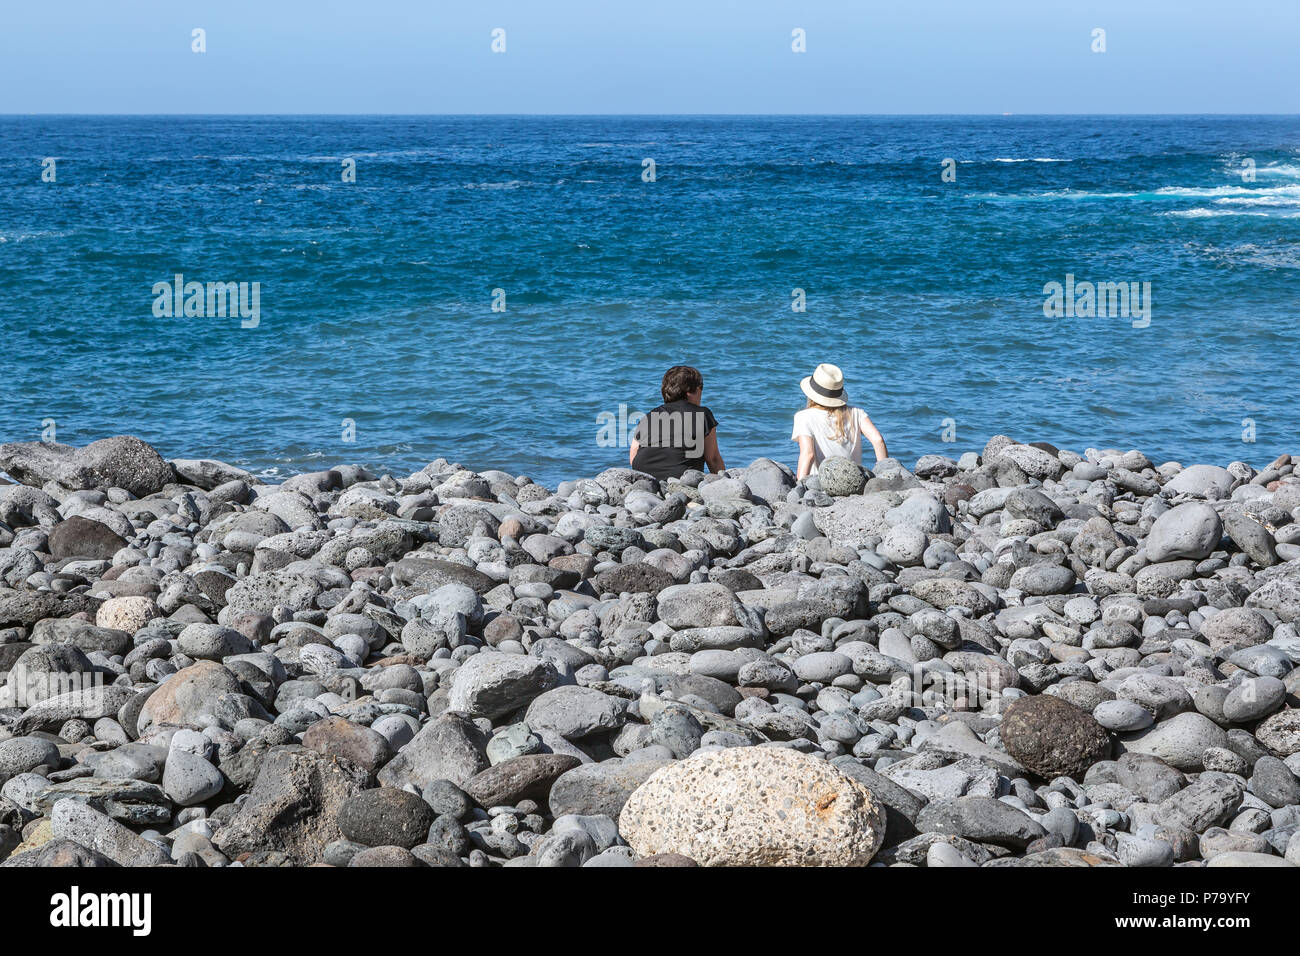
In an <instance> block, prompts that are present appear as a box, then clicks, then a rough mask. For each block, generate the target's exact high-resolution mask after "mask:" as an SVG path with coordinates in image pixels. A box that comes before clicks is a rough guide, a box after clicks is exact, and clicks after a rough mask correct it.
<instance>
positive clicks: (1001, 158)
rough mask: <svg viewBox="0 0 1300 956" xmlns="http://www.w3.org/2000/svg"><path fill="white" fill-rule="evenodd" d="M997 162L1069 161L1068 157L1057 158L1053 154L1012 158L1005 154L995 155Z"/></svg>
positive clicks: (994, 160)
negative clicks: (1028, 157)
mask: <svg viewBox="0 0 1300 956" xmlns="http://www.w3.org/2000/svg"><path fill="white" fill-rule="evenodd" d="M993 162H995V163H1068V162H1069V160H1068V159H1056V158H1054V157H1052V156H1034V157H1032V158H1030V159H1010V158H1008V157H1005V156H997V157H994V159H993Z"/></svg>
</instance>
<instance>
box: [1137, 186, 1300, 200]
mask: <svg viewBox="0 0 1300 956" xmlns="http://www.w3.org/2000/svg"><path fill="white" fill-rule="evenodd" d="M1134 195H1137V196H1141V195H1145V194H1144V193H1134ZM1155 195H1157V196H1179V197H1183V196H1185V197H1187V198H1189V199H1199V198H1203V197H1207V196H1300V184H1294V185H1287V186H1265V187H1263V188H1261V189H1248V188H1247V187H1245V186H1162V187H1161V188H1159V189H1157V190H1156V191H1155Z"/></svg>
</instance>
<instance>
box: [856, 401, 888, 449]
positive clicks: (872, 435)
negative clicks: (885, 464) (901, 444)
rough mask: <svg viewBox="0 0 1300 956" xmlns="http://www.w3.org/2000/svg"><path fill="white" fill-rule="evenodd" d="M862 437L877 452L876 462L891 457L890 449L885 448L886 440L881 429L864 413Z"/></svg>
mask: <svg viewBox="0 0 1300 956" xmlns="http://www.w3.org/2000/svg"><path fill="white" fill-rule="evenodd" d="M862 437H863V438H865V439H866V440H867V441H869V442H871V447H872V448H874V449H875V451H876V461H880V459H882V458H888V457H889V449H888V448H886V447H885V439H884V437H883V436H882V435H881V434H880V429H878V428H876V426H875V425H874V424H872V421H871V417H870V416H869V415H868V414H867V413H866V412H863V413H862Z"/></svg>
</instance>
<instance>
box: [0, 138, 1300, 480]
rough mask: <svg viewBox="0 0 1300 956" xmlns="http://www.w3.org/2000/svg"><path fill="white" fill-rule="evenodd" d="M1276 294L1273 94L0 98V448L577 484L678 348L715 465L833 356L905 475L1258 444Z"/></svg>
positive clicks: (783, 455)
mask: <svg viewBox="0 0 1300 956" xmlns="http://www.w3.org/2000/svg"><path fill="white" fill-rule="evenodd" d="M351 179H354V181H350V180H351ZM178 275H179V276H182V277H183V278H182V280H181V286H182V289H181V291H182V292H184V288H185V287H186V286H188V284H189V283H191V282H196V283H202V284H203V288H209V286H208V284H209V283H211V284H224V283H231V284H235V285H238V284H243V288H244V290H245V292H247V293H249V295H248V296H246V298H245V305H247V306H251V305H252V304H253V302H254V301H255V302H256V306H257V308H256V314H255V316H251V317H250V316H249V315H244V314H242V313H239V312H238V310H237V309H235V308H234V307H233V306H234V302H233V299H232V308H230V309H226V310H223V311H225V313H226V314H224V315H221V314H211V313H212V311H214V310H210V309H209V310H206V311H200V310H203V309H205V308H206V306H207V305H209V304H210V302H211V296H210V295H208V296H207V297H206V298H205V297H204V295H202V294H200V295H198V296H196V297H195V309H194V310H191V311H192V312H193V313H194V314H187V309H186V308H185V306H184V298H185V297H184V296H180V297H177V296H175V295H173V294H172V293H171V292H169V291H168V288H169V287H170V285H171V284H174V283H175V282H176V277H177V276H178ZM1298 280H1300V117H1189V116H1177V117H1143V116H1124V117H1116V116H1068V117H1019V116H996V117H987V118H971V117H865V116H864V117H694V116H692V117H641V116H637V117H571V118H558V117H557V118H546V117H505V116H501V117H496V116H493V117H318V116H310V117H305V116H304V117H270V116H258V117H75V116H66V117H65V116H59V117H45V116H34V117H28V116H9V117H2V118H0V337H2V343H3V345H2V347H0V383H3V384H2V386H0V387H2V388H3V392H2V393H0V394H2V396H3V401H0V440H4V441H15V440H32V439H36V438H40V437H42V436H45V437H55V438H57V440H58V441H62V442H67V443H71V444H82V443H84V442H87V441H90V440H93V439H96V438H101V437H105V436H108V435H113V434H121V433H129V434H135V435H138V436H140V437H142V438H144V439H146V440H147V441H150V442H152V443H154V444H155V445H156V446H157V447H158V448H159V450H160V451H162V453H163V454H164V455H167V456H169V457H213V458H220V459H224V460H226V461H230V462H232V463H237V464H240V465H243V466H244V467H247V468H250V469H251V470H253V471H255V472H257V473H259V474H263V475H266V476H269V477H275V476H283V475H288V474H291V473H295V472H299V471H308V470H317V469H320V468H323V467H326V466H328V465H330V464H335V463H341V462H356V463H365V464H368V465H370V466H372V467H380V468H384V469H390V470H393V471H395V472H396V471H402V472H405V471H409V470H412V469H415V468H418V467H420V466H421V465H422V464H424V463H426V462H428V461H430V460H432V459H434V458H436V457H447V458H450V459H452V460H456V461H460V462H462V463H463V464H465V465H467V466H469V467H471V468H475V469H485V468H493V467H495V468H503V469H506V470H509V471H511V472H514V473H522V474H527V475H530V476H532V477H534V478H535V479H537V480H540V481H545V482H555V481H557V480H559V479H562V478H568V477H576V476H580V475H590V474H593V473H595V472H597V471H599V470H601V469H603V468H605V467H608V466H610V465H616V464H625V463H626V461H627V449H626V445H625V444H624V442H625V436H626V434H627V431H628V430H629V429H630V427H631V425H632V424H633V422H634V420H635V418H634V416H635V414H636V413H638V412H643V411H646V410H648V409H649V408H651V407H653V406H654V405H656V404H658V402H659V400H660V399H659V394H658V386H659V380H660V377H661V376H662V374H663V372H664V370H665V369H666V368H667V367H669V366H670V365H674V364H679V363H685V364H691V365H694V366H696V367H698V368H699V369H700V370H701V372H702V373H703V375H704V381H705V387H704V402H705V404H707V405H709V406H710V407H711V408H712V409H713V411H714V413H715V414H716V416H717V418H718V421H719V426H718V435H719V444H720V448H721V451H722V453H723V455H724V457H725V459H726V461H727V463H728V464H729V465H744V464H747V463H748V462H749V461H751V460H752V459H754V458H757V457H760V456H768V457H774V458H778V459H781V460H784V461H787V462H790V463H793V462H794V460H795V458H796V454H795V449H796V446H795V445H794V443H793V442H791V441H790V421H791V417H792V415H793V414H794V412H795V411H796V410H798V409H799V408H800V407H801V406H802V405H803V396H802V394H801V393H800V391H799V380H800V378H801V377H802V376H804V375H807V374H808V373H809V372H810V371H811V370H812V368H813V367H814V366H815V365H817V364H818V363H819V362H833V363H835V364H837V365H839V366H841V367H842V368H843V370H844V373H845V378H846V386H847V389H848V392H849V396H850V398H851V400H853V401H854V402H855V403H857V404H860V405H862V406H863V407H865V408H866V409H867V411H868V412H869V413H870V415H871V417H872V418H873V420H874V421H875V422H876V424H877V425H878V427H879V428H880V430H881V431H882V433H883V434H884V436H885V439H886V441H887V442H888V444H889V449H890V452H891V454H893V455H895V456H896V457H898V458H900V459H902V460H903V461H904V462H905V463H908V464H910V463H911V461H912V460H914V459H915V458H916V457H917V456H919V455H921V454H924V453H929V452H939V453H947V454H950V455H952V456H953V457H956V455H957V454H959V453H960V452H962V451H966V450H970V449H979V448H981V447H982V446H983V443H984V441H985V440H986V439H987V438H988V437H989V436H991V435H993V434H997V433H1005V434H1009V435H1012V436H1013V437H1015V438H1017V439H1019V440H1023V441H1032V440H1044V441H1050V442H1053V443H1055V444H1057V445H1059V446H1061V447H1066V448H1072V449H1075V450H1078V451H1082V450H1083V449H1084V448H1086V447H1088V446H1096V447H1119V448H1123V449H1127V448H1134V447H1136V448H1140V449H1142V450H1143V451H1145V452H1146V453H1147V454H1148V455H1149V456H1150V457H1151V458H1152V459H1153V460H1155V461H1165V460H1171V459H1172V460H1178V461H1182V462H1184V463H1191V462H1214V463H1219V464H1226V463H1227V462H1229V461H1231V460H1234V459H1241V460H1245V461H1249V462H1251V463H1252V464H1254V465H1255V466H1256V467H1259V466H1262V465H1263V464H1265V463H1267V462H1268V461H1270V460H1271V459H1273V458H1274V457H1275V456H1276V455H1277V454H1279V453H1281V452H1284V451H1285V452H1290V453H1295V452H1296V451H1300V443H1298V442H1297V438H1298V436H1300V429H1297V426H1296V421H1297V416H1298V415H1300V374H1297V351H1296V345H1297V341H1298V336H1297V333H1298V332H1300V308H1298V307H1300V282H1298ZM1053 283H1057V284H1059V285H1060V287H1061V288H1062V289H1066V288H1069V289H1070V290H1071V291H1072V295H1071V296H1070V297H1069V301H1068V304H1067V308H1066V309H1064V310H1063V311H1062V310H1058V311H1056V312H1055V314H1051V313H1052V312H1053V310H1052V308H1051V305H1050V302H1049V300H1050V298H1051V292H1050V290H1051V289H1053V288H1054V287H1053V285H1052V284H1053ZM1108 284H1109V285H1108ZM1094 285H1095V286H1096V287H1098V289H1099V290H1102V289H1109V291H1108V292H1104V291H1100V292H1099V294H1098V295H1097V297H1096V299H1095V300H1093V301H1094V303H1096V306H1097V307H1094V308H1089V305H1088V301H1087V297H1082V298H1080V296H1079V290H1080V289H1082V288H1085V287H1090V286H1094ZM231 288H234V286H231ZM159 290H161V291H159ZM1130 290H1131V291H1132V292H1133V293H1134V295H1133V297H1132V300H1131V301H1129V302H1127V303H1125V302H1124V301H1123V300H1122V299H1121V297H1120V295H1119V293H1120V292H1129V291H1130ZM254 292H255V293H256V296H255V298H254V296H253V295H252V293H254ZM1064 298H1065V297H1064V296H1062V299H1064ZM1076 299H1077V300H1078V301H1076ZM178 303H179V304H181V306H182V307H181V308H180V309H176V308H173V306H174V305H175V304H178ZM1126 306H1127V311H1125V307H1126ZM248 311H249V312H251V309H249V310H248Z"/></svg>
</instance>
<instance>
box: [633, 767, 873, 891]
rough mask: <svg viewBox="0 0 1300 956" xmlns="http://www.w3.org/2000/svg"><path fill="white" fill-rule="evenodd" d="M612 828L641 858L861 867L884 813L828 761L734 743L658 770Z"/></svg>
mask: <svg viewBox="0 0 1300 956" xmlns="http://www.w3.org/2000/svg"><path fill="white" fill-rule="evenodd" d="M619 832H620V833H621V834H622V835H623V838H624V839H625V840H626V841H627V842H628V844H629V845H631V847H632V848H633V849H634V850H636V851H637V854H638V855H639V856H653V855H655V854H660V853H677V854H680V855H682V856H686V857H690V858H691V859H693V860H695V861H697V862H698V863H700V864H701V865H703V866H865V865H866V864H867V863H869V862H870V861H871V858H872V857H873V856H874V855H875V853H876V850H878V849H879V848H880V843H881V840H882V839H883V837H884V833H885V812H884V808H883V806H881V805H880V804H879V803H877V801H876V800H875V798H874V797H873V796H872V795H871V793H870V791H868V790H867V789H866V788H865V787H863V786H862V785H861V784H859V783H858V782H857V781H855V780H853V779H852V778H850V777H848V776H846V775H845V774H843V773H841V772H840V771H839V770H838V769H836V768H835V767H834V766H832V765H831V764H829V763H826V762H825V761H822V760H818V759H816V758H815V757H809V756H807V755H805V754H801V753H799V752H797V751H794V750H786V749H781V748H775V747H734V748H729V749H726V750H717V751H706V752H704V753H696V754H694V755H692V756H691V757H688V758H687V759H685V760H681V761H678V762H676V763H673V764H670V765H669V766H667V767H664V768H662V769H660V770H658V771H656V772H655V773H654V774H653V775H652V776H651V777H650V778H649V779H648V780H647V781H646V782H645V783H644V784H642V785H641V786H640V787H639V788H638V789H637V790H636V791H635V792H634V793H633V794H632V796H630V797H629V798H628V801H627V803H626V804H625V805H624V807H623V811H622V813H621V814H620V815H619Z"/></svg>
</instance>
